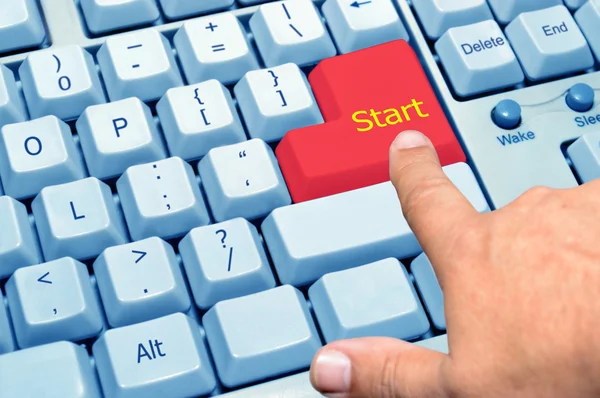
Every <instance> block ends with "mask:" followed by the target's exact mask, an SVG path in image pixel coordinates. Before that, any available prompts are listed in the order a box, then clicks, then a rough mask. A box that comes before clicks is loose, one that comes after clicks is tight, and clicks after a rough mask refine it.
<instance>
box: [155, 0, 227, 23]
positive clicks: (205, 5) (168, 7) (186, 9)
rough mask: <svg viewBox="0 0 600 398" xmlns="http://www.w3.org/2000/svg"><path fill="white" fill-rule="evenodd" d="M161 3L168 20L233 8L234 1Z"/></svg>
mask: <svg viewBox="0 0 600 398" xmlns="http://www.w3.org/2000/svg"><path fill="white" fill-rule="evenodd" d="M159 2H160V5H161V7H162V10H163V12H164V13H165V15H166V16H167V18H169V19H181V18H187V17H191V16H193V15H197V14H204V13H209V12H213V11H217V10H222V9H225V8H228V7H231V6H232V5H233V2H234V0H204V1H189V0H159Z"/></svg>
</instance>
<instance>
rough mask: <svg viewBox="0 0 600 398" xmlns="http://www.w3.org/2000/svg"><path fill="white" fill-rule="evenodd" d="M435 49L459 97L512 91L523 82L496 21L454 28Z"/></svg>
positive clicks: (520, 71)
mask: <svg viewBox="0 0 600 398" xmlns="http://www.w3.org/2000/svg"><path fill="white" fill-rule="evenodd" d="M435 49H436V52H437V53H438V55H439V56H440V60H441V61H442V65H443V66H444V69H445V70H446V73H447V74H448V77H449V78H450V81H451V82H452V86H453V87H454V90H455V91H456V93H457V94H458V95H460V96H463V97H465V96H469V95H475V94H480V93H483V92H486V91H490V90H498V89H501V88H505V87H510V86H513V85H515V84H518V83H521V82H522V81H523V79H524V75H523V71H522V70H521V67H520V66H519V62H518V61H517V57H516V56H515V54H514V52H513V50H512V48H511V46H510V44H509V43H508V40H507V39H506V37H505V36H504V34H503V33H502V30H501V29H500V26H498V23H497V22H495V21H492V20H488V21H484V22H479V23H476V24H472V25H467V26H460V27H457V28H451V29H449V30H448V31H447V32H446V33H445V34H444V35H443V36H442V37H441V38H440V39H439V40H438V41H437V42H436V43H435Z"/></svg>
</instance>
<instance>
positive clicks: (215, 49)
mask: <svg viewBox="0 0 600 398" xmlns="http://www.w3.org/2000/svg"><path fill="white" fill-rule="evenodd" d="M211 48H212V51H213V52H214V53H216V52H219V51H225V44H215V45H214V46H211Z"/></svg>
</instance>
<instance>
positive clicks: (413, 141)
mask: <svg viewBox="0 0 600 398" xmlns="http://www.w3.org/2000/svg"><path fill="white" fill-rule="evenodd" d="M428 141H429V140H428V139H427V137H425V135H424V134H423V133H421V132H418V131H414V130H408V131H403V132H402V133H400V134H398V136H397V137H396V139H395V140H394V144H393V145H394V146H395V147H396V148H397V149H409V148H416V147H419V146H425V145H428V144H429V142H428Z"/></svg>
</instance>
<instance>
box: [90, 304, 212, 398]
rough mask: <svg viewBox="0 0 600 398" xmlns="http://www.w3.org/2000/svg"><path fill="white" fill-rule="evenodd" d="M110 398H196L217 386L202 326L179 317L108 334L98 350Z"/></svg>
mask: <svg viewBox="0 0 600 398" xmlns="http://www.w3.org/2000/svg"><path fill="white" fill-rule="evenodd" d="M92 350H93V353H94V359H95V360H96V368H97V370H98V375H99V376H100V381H101V383H102V388H103V390H104V393H105V394H106V396H107V397H120V398H160V397H165V395H168V396H169V397H172V398H185V397H195V396H199V395H202V396H204V395H205V394H208V393H210V392H211V391H213V390H214V389H215V387H216V379H215V376H214V372H213V370H212V367H211V364H210V360H209V357H208V353H207V350H206V346H205V344H204V341H203V338H202V335H201V332H200V328H199V327H198V324H197V323H196V322H195V321H194V320H193V319H191V318H189V317H188V316H186V315H184V314H180V313H179V314H173V315H168V316H165V317H162V318H158V319H154V320H152V321H147V322H143V323H138V324H135V325H131V326H125V327H122V328H117V329H111V330H109V331H107V332H106V333H104V334H103V335H102V336H101V337H100V338H99V339H98V340H97V341H96V342H95V343H94V345H93V347H92Z"/></svg>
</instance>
